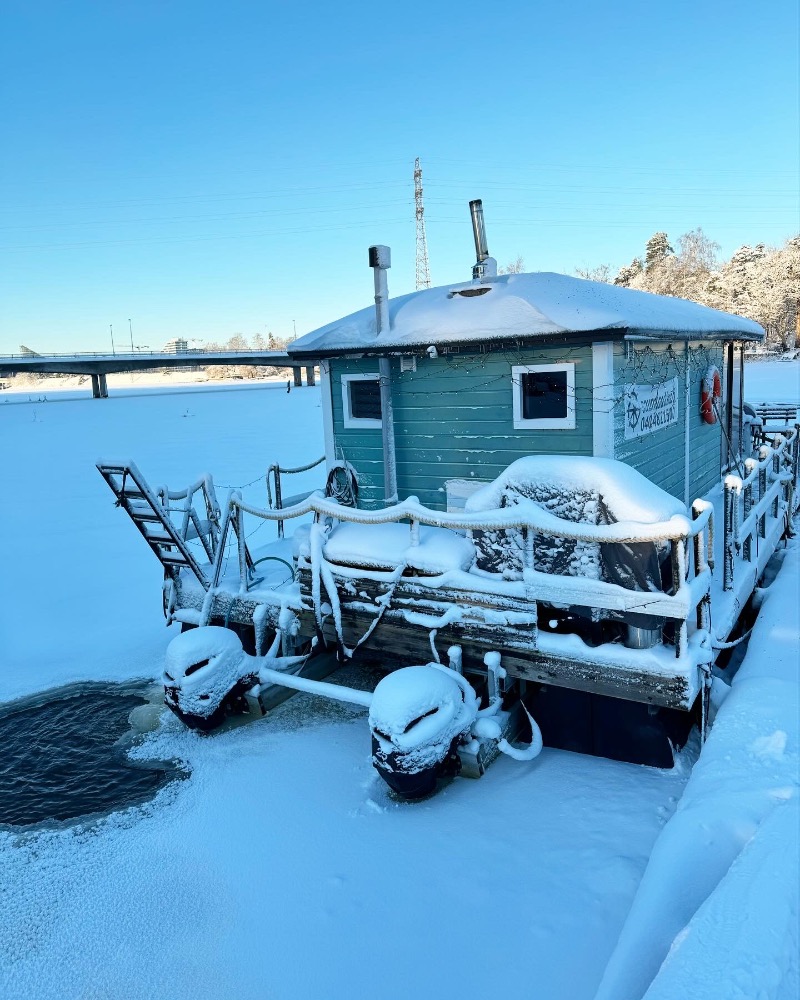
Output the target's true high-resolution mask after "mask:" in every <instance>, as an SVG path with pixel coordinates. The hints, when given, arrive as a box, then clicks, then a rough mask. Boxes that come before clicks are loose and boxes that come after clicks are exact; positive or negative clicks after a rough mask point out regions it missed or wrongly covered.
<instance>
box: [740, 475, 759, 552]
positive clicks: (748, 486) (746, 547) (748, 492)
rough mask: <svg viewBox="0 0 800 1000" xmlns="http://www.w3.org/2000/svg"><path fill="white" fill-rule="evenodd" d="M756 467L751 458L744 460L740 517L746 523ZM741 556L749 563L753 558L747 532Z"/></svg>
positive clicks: (750, 506) (750, 505)
mask: <svg viewBox="0 0 800 1000" xmlns="http://www.w3.org/2000/svg"><path fill="white" fill-rule="evenodd" d="M757 466H758V462H756V460H755V459H753V458H746V459H745V460H744V471H745V482H746V485H745V488H744V500H743V507H742V517H743V519H744V520H745V521H746V520H747V518H748V516H749V515H750V512H751V511H752V509H753V478H754V477H753V476H752V473H753V471H754V470H755V469H756V467H757ZM742 555H743V556H744V558H745V559H746V560H747V561H748V562H750V561H751V560H752V558H753V532H752V530H748V532H747V538H745V539H744V542H743V547H742Z"/></svg>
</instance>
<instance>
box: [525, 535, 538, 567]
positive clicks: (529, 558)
mask: <svg viewBox="0 0 800 1000" xmlns="http://www.w3.org/2000/svg"><path fill="white" fill-rule="evenodd" d="M535 534H536V533H535V532H534V530H533V528H532V527H531V526H530V525H529V524H526V525H525V527H524V529H523V542H524V556H523V566H524V567H525V569H527V570H531V571H532V570H533V562H534V536H535Z"/></svg>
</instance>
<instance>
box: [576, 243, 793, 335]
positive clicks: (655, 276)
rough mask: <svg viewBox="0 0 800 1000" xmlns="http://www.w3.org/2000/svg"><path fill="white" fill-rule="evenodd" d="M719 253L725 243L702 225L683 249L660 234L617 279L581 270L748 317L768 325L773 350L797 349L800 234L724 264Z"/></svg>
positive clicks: (605, 271)
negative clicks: (715, 240)
mask: <svg viewBox="0 0 800 1000" xmlns="http://www.w3.org/2000/svg"><path fill="white" fill-rule="evenodd" d="M719 250H720V246H719V244H718V243H715V242H714V241H713V240H711V239H709V238H708V237H707V236H706V235H705V233H704V232H703V230H702V229H700V228H699V227H698V228H697V229H693V230H692V231H691V232H688V233H684V234H683V236H680V237H679V238H678V240H677V248H674V247H673V246H672V245H671V244H670V240H669V237H668V235H667V234H666V233H664V232H658V233H654V234H653V235H652V236H651V237H650V239H649V240H648V241H647V243H646V245H645V248H644V254H643V255H642V256H641V257H634V259H633V260H632V261H631V263H630V264H627V265H626V266H625V267H622V268H620V270H619V272H618V273H617V274H616V275H615V276H613V277H612V269H611V268H610V267H609V266H608V265H601V266H600V267H596V268H593V269H580V268H579V269H577V272H576V273H577V274H578V275H580V277H582V278H589V279H591V280H594V281H606V282H608V283H610V284H614V285H622V286H623V287H625V288H638V289H641V290H642V291H646V292H656V293H657V294H659V295H674V296H677V297H678V298H682V299H691V300H692V301H694V302H699V303H701V304H702V305H704V306H710V307H711V308H712V309H722V310H724V311H725V312H731V313H737V314H738V315H740V316H746V317H747V318H748V319H754V320H755V321H756V322H757V323H760V324H761V325H762V326H763V327H764V329H765V331H766V343H767V344H768V345H769V346H771V347H773V348H776V349H781V350H786V349H788V348H790V347H792V346H794V337H795V330H796V323H797V316H798V310H800V235H798V236H793V237H791V238H790V239H788V240H786V242H785V243H784V244H783V245H782V246H779V247H770V246H765V245H764V244H763V243H758V244H757V245H756V246H754V247H750V246H746V245H745V246H741V247H739V249H738V250H737V251H736V252H735V253H734V254H733V255H732V256H731V258H730V259H729V260H723V261H721V260H720V259H719ZM798 346H800V344H798Z"/></svg>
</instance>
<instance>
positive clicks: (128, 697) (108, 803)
mask: <svg viewBox="0 0 800 1000" xmlns="http://www.w3.org/2000/svg"><path fill="white" fill-rule="evenodd" d="M144 704H146V699H145V698H143V697H142V696H141V694H138V693H136V692H134V691H132V690H131V688H130V687H122V686H120V685H112V684H92V685H83V686H82V687H81V688H80V689H77V690H75V691H74V692H72V693H69V694H63V695H62V696H60V697H55V698H52V699H51V700H50V701H46V702H38V703H33V704H32V703H31V702H27V703H25V704H22V705H19V706H14V705H11V706H9V707H7V708H5V709H3V710H0V824H2V823H7V824H13V825H18V826H20V825H21V826H24V825H28V824H32V823H41V822H43V821H45V820H71V819H76V818H77V817H80V816H89V815H93V814H103V813H109V812H112V811H113V810H115V809H121V808H124V807H125V806H129V805H133V804H134V803H137V802H142V801H145V800H147V799H149V798H152V797H153V796H154V795H155V793H156V792H157V791H158V789H159V788H160V787H161V786H162V785H164V784H166V783H167V782H168V781H170V780H171V779H172V778H174V777H175V776H176V775H177V771H176V769H175V768H174V767H173V766H172V765H171V764H169V763H165V762H163V761H152V762H151V761H131V760H129V759H128V757H127V755H126V752H125V751H126V748H127V746H129V745H130V739H128V740H127V741H123V742H122V744H121V745H117V742H118V741H119V740H120V738H121V737H124V736H126V735H128V736H130V734H131V727H130V723H129V721H128V716H129V715H130V713H131V711H132V710H133V709H134V708H136V707H137V706H139V705H144Z"/></svg>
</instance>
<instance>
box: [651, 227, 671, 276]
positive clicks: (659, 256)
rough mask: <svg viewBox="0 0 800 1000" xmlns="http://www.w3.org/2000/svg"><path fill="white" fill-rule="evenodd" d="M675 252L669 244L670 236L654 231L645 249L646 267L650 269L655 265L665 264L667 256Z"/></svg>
mask: <svg viewBox="0 0 800 1000" xmlns="http://www.w3.org/2000/svg"><path fill="white" fill-rule="evenodd" d="M673 253H675V251H674V250H673V249H672V247H671V246H670V245H669V237H668V236H667V234H666V233H653V235H652V236H651V237H650V239H649V240H648V241H647V243H646V245H645V249H644V269H645V271H649V270H651V269H652V268H654V267H658V266H659V265H660V264H663V263H664V261H666V260H667V258H668V257H669V256H670V255H671V254H673Z"/></svg>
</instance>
